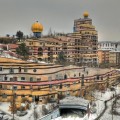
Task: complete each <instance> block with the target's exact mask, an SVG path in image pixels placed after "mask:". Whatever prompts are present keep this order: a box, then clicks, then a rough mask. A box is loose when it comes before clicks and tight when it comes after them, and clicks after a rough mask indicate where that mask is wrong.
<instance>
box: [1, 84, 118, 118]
mask: <svg viewBox="0 0 120 120" xmlns="http://www.w3.org/2000/svg"><path fill="white" fill-rule="evenodd" d="M113 94H114V95H115V94H120V86H117V87H115V91H110V89H107V90H106V91H105V93H102V92H100V91H95V92H94V93H93V95H94V96H95V101H93V102H95V103H96V109H97V112H96V113H95V114H90V116H89V119H88V114H86V116H85V117H84V118H79V117H78V116H74V115H73V116H72V115H69V116H67V117H64V118H63V117H58V118H56V119H55V120H94V119H95V118H96V117H97V116H98V115H99V114H100V113H101V112H102V110H103V109H104V101H106V100H108V99H110V98H111V97H113ZM119 101H120V100H119ZM112 102H113V100H111V101H109V102H108V103H107V105H108V109H107V110H106V111H105V113H104V114H103V116H102V117H101V118H100V120H112V115H111V104H112ZM9 106H10V103H0V109H1V110H2V111H5V113H7V114H8V115H10V116H11V117H12V114H11V112H10V111H8V109H9ZM39 107H40V106H39ZM118 109H119V108H118ZM36 110H37V109H36ZM119 110H120V109H119ZM27 112H28V114H27V115H25V116H22V117H19V116H16V115H15V118H17V119H18V120H34V104H32V105H31V109H30V110H27ZM37 112H38V114H39V115H40V114H41V111H40V110H39V109H38V110H37ZM113 118H114V120H120V116H116V115H113Z"/></svg>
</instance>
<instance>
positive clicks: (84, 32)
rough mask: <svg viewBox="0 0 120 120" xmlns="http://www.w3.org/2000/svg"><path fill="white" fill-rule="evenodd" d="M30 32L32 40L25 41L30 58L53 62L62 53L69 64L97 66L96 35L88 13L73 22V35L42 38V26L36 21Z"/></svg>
mask: <svg viewBox="0 0 120 120" xmlns="http://www.w3.org/2000/svg"><path fill="white" fill-rule="evenodd" d="M31 30H32V32H33V35H34V38H32V39H26V40H25V43H26V45H27V46H28V47H29V50H30V51H29V55H30V57H31V58H32V57H33V58H36V59H38V60H40V61H46V62H55V61H56V59H57V57H58V54H59V53H60V52H61V51H63V52H64V54H65V56H66V58H67V61H68V62H70V63H73V64H77V65H80V66H83V65H84V66H97V64H98V56H97V50H98V47H97V44H98V33H97V31H96V29H95V26H93V25H92V19H91V18H89V13H88V12H84V14H83V18H79V19H76V20H74V27H73V33H69V34H51V35H49V36H42V31H43V25H42V24H41V23H39V22H38V21H37V22H35V23H34V24H33V25H32V27H31ZM20 43H21V42H18V44H20ZM51 59H52V60H51Z"/></svg>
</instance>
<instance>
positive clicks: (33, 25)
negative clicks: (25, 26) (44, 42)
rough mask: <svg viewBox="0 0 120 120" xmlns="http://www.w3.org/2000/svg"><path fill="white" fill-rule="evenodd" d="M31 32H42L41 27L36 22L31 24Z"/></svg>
mask: <svg viewBox="0 0 120 120" xmlns="http://www.w3.org/2000/svg"><path fill="white" fill-rule="evenodd" d="M31 30H32V32H42V31H43V25H42V24H40V23H39V22H38V21H36V22H35V23H33V24H32V27H31Z"/></svg>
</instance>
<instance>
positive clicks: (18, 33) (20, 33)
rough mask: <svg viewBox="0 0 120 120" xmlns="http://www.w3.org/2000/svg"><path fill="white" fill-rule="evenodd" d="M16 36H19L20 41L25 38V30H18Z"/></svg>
mask: <svg viewBox="0 0 120 120" xmlns="http://www.w3.org/2000/svg"><path fill="white" fill-rule="evenodd" d="M16 36H17V38H18V40H19V41H20V40H21V39H23V32H21V31H17V33H16Z"/></svg>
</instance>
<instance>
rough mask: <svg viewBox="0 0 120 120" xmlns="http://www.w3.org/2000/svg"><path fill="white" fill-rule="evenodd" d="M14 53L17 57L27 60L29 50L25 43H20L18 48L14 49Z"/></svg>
mask: <svg viewBox="0 0 120 120" xmlns="http://www.w3.org/2000/svg"><path fill="white" fill-rule="evenodd" d="M16 53H17V54H18V55H21V56H22V57H23V59H28V56H29V49H28V47H27V46H26V45H25V43H21V44H20V45H19V47H18V48H17V49H16Z"/></svg>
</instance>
